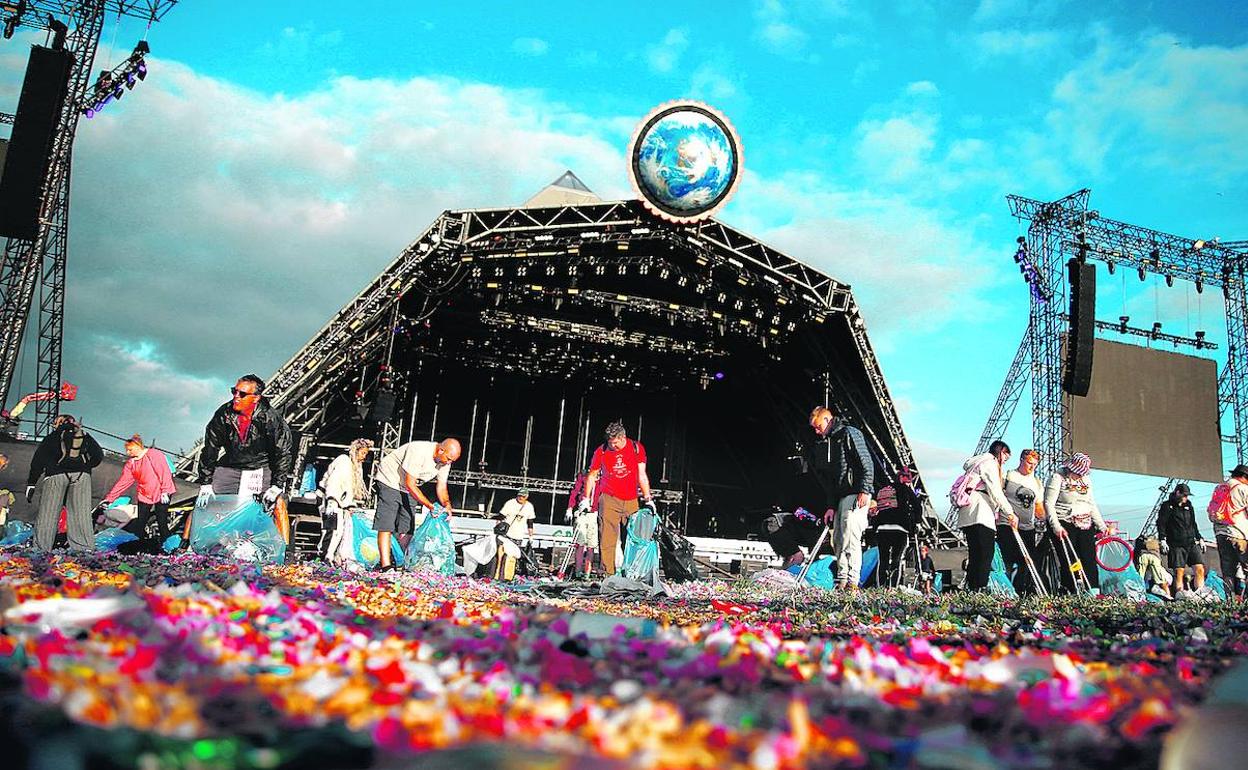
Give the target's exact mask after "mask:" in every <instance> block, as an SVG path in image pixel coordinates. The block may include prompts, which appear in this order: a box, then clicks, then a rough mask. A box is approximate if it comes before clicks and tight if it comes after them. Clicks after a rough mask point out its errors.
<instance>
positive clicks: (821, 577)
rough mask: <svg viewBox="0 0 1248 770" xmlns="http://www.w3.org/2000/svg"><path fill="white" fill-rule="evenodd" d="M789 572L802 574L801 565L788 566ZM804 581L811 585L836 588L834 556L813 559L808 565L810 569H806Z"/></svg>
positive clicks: (829, 588) (830, 588)
mask: <svg viewBox="0 0 1248 770" xmlns="http://www.w3.org/2000/svg"><path fill="white" fill-rule="evenodd" d="M789 572H792V573H793V574H794V575H800V574H802V565H801V564H794V565H793V566H792V567H789ZM806 582H807V583H810V584H811V585H812V586H817V587H819V588H826V589H828V590H832V589H833V588H836V558H835V557H832V556H821V557H819V558H818V559H815V561H814V563H813V564H811V565H810V569H809V570H807V571H806Z"/></svg>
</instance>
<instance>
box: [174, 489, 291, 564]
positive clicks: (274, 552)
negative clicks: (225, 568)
mask: <svg viewBox="0 0 1248 770" xmlns="http://www.w3.org/2000/svg"><path fill="white" fill-rule="evenodd" d="M191 550H193V551H194V552H195V553H199V554H213V555H216V556H223V557H225V558H228V559H234V560H236V561H246V562H255V563H258V564H281V563H282V562H284V561H285V560H286V541H285V540H282V536H281V535H280V534H278V531H277V524H275V523H274V522H273V517H272V516H271V515H269V513H268V512H266V511H265V510H264V506H262V505H261V504H260V503H259V501H257V500H256V498H255V496H253V495H217V496H216V497H214V498H213V499H212V500H211V501H210V502H209V503H208V504H207V505H205V506H203V507H198V506H196V508H195V510H194V512H193V513H192V518H191Z"/></svg>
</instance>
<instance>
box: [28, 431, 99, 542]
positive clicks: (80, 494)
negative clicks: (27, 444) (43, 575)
mask: <svg viewBox="0 0 1248 770" xmlns="http://www.w3.org/2000/svg"><path fill="white" fill-rule="evenodd" d="M103 459H104V453H103V452H102V451H101V450H100V445H99V444H97V443H96V441H95V439H94V438H92V437H91V436H90V435H89V434H87V433H85V432H83V430H82V426H80V425H78V423H77V422H75V421H74V418H73V417H70V416H69V415H67V414H63V415H60V416H59V417H57V418H56V420H55V422H53V423H52V432H51V433H49V434H48V435H47V436H45V437H44V439H43V441H41V442H39V447H38V448H37V449H35V455H34V457H32V458H31V460H30V475H29V476H27V477H26V502H28V503H29V502H31V500H32V498H33V497H34V493H35V486H36V484H38V488H39V513H38V516H37V517H36V519H35V547H36V548H38V549H39V550H40V551H50V550H52V544H53V543H54V542H55V541H56V530H57V524H59V523H60V518H61V508H62V507H63V508H64V509H65V524H66V529H67V530H68V534H69V548H70V550H71V551H94V550H95V532H94V528H93V527H92V526H91V469H92V468H94V467H96V466H97V465H99V464H100V461H101V460H103ZM40 477H42V478H40Z"/></svg>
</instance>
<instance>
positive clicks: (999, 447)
mask: <svg viewBox="0 0 1248 770" xmlns="http://www.w3.org/2000/svg"><path fill="white" fill-rule="evenodd" d="M1009 459H1010V446H1009V444H1006V443H1005V442H1004V441H1001V440H997V441H994V442H992V444H991V445H989V447H988V451H987V452H985V453H984V454H982V455H975V456H974V457H972V458H971V459H969V460H967V461H966V462H965V463H964V464H963V465H962V470H964V471H966V472H967V480H968V481H971V482H972V484H971V485H970V489H971V501H970V503H968V504H967V505H964V506H962V507H961V508H959V509H958V527H960V528H961V529H962V533H963V534H964V535H966V548H967V552H968V553H967V567H966V587H967V588H968V589H970V590H972V591H982V590H983V589H985V588H987V587H988V575H989V574H991V572H992V554H993V552H994V550H995V546H996V543H997V517H998V516H1000V517H1001V519H1002V520H1005V521H1006V522H1009V523H1012V522H1011V521H1010V520H1011V518H1013V521H1015V522H1016V521H1017V520H1018V519H1017V517H1015V516H1014V510H1013V509H1012V508H1011V507H1010V501H1009V500H1007V499H1006V497H1005V484H1004V482H1003V481H1002V468H1004V467H1005V463H1006V462H1007V461H1008V460H1009ZM976 479H977V480H976Z"/></svg>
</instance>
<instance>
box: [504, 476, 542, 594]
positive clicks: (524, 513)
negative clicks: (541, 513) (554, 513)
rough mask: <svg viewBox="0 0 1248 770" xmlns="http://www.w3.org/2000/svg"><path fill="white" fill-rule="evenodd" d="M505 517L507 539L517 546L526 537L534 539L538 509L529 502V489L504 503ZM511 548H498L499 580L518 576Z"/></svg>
mask: <svg viewBox="0 0 1248 770" xmlns="http://www.w3.org/2000/svg"><path fill="white" fill-rule="evenodd" d="M499 515H500V516H502V518H503V523H504V524H506V525H507V535H506V537H507V539H509V540H511V541H512V542H513V543H515V544H516V545H517V546H521V545H522V544H523V543H524V540H525V538H526V537H527V538H528V539H529V540H532V539H533V521H534V519H536V518H537V511H535V510H533V504H532V503H530V502H529V490H527V489H522V490H520V492H519V493H517V494H516V496H515V497H514V498H512V499H511V500H508V501H507V502H505V503H503V509H502V511H500V512H499ZM508 550H509V549H504V548H499V549H498V561H497V563H496V564H495V569H494V577H495V578H497V579H499V580H511V579H512V578H514V577H515V576H516V562H517V560H516V558H515V556H514V555H512V554H511V553H508V552H507V551H508Z"/></svg>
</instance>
